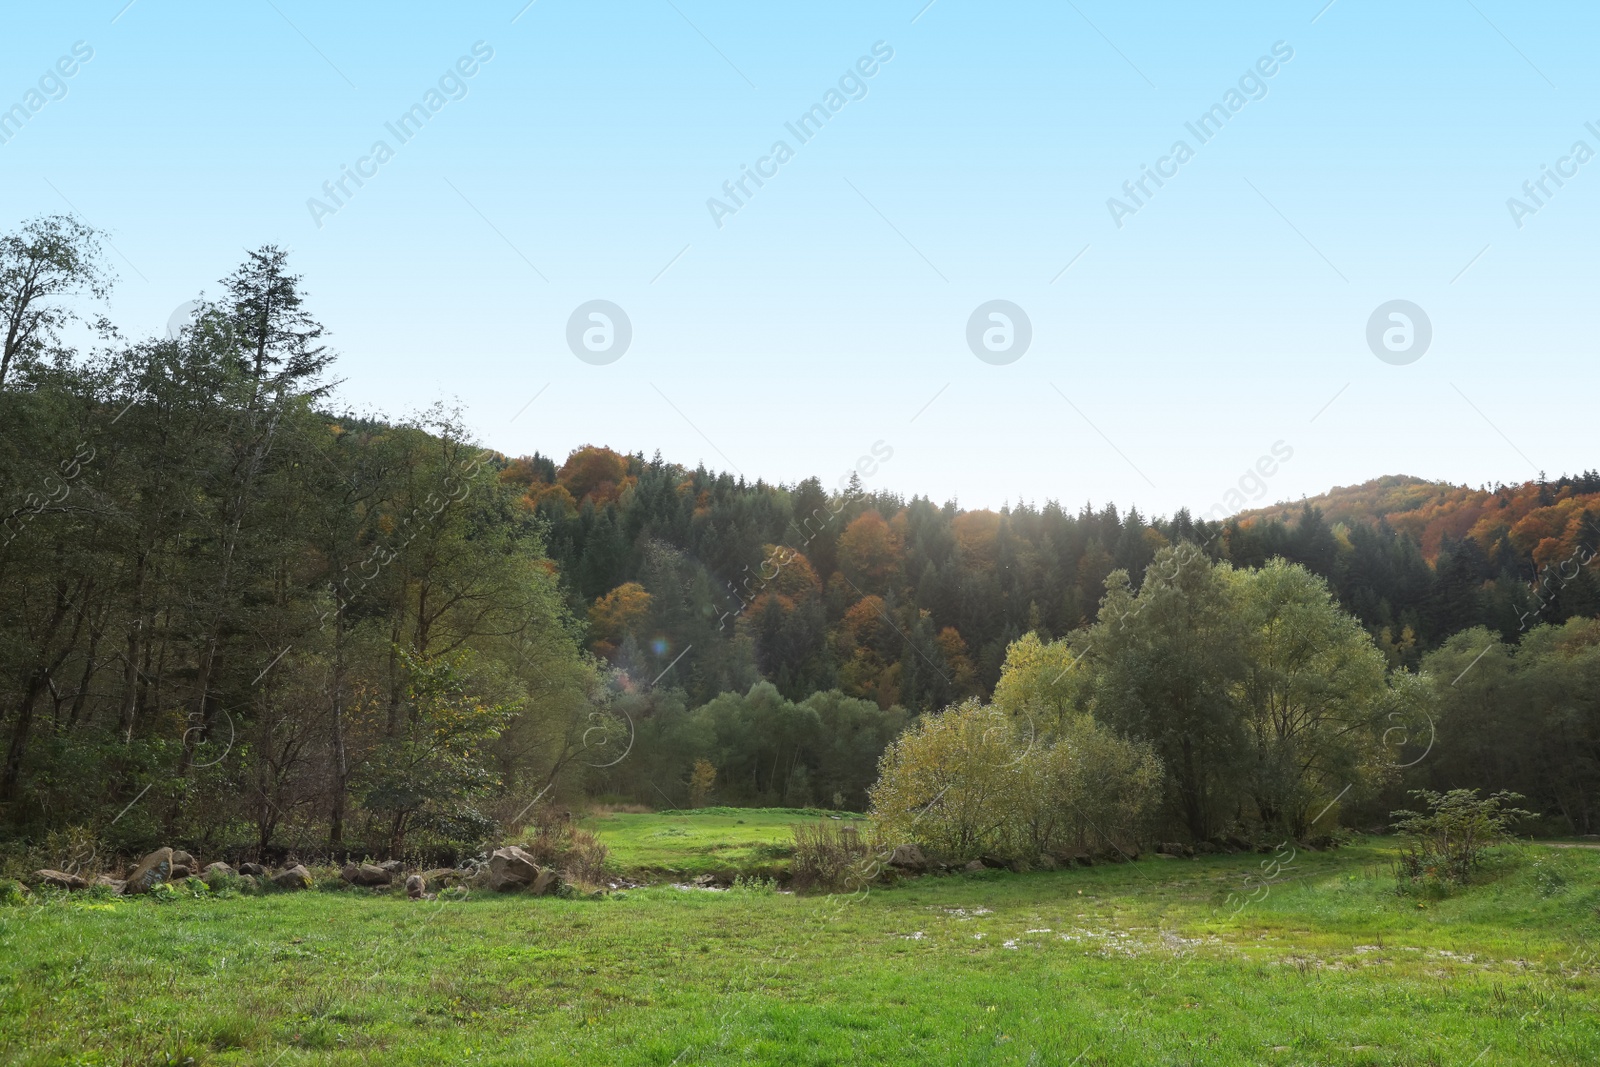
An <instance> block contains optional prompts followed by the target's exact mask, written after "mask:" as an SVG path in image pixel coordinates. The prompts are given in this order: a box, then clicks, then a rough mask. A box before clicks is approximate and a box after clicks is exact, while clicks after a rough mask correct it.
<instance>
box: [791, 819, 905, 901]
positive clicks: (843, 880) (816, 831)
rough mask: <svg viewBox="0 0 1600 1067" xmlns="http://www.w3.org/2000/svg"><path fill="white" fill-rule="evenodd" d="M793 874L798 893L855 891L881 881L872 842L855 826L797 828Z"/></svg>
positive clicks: (879, 865)
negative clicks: (873, 881)
mask: <svg viewBox="0 0 1600 1067" xmlns="http://www.w3.org/2000/svg"><path fill="white" fill-rule="evenodd" d="M793 832H794V860H793V861H792V863H791V864H790V868H789V870H790V872H791V875H792V877H793V879H794V887H795V889H797V890H801V891H805V890H816V889H820V890H824V891H827V892H830V893H832V892H836V891H839V890H846V891H854V890H856V889H859V888H860V887H862V886H864V885H866V884H867V883H868V882H870V881H872V880H873V879H874V878H875V877H877V875H878V873H879V869H880V868H881V866H882V865H881V864H880V863H879V862H877V858H876V855H875V854H876V852H877V851H878V850H875V849H874V848H873V845H872V842H871V841H869V840H868V839H867V837H866V836H865V835H864V834H862V833H861V832H860V831H859V830H857V829H856V828H855V827H854V826H848V825H846V826H837V825H835V824H834V823H833V822H831V821H829V822H819V823H812V824H809V825H806V824H801V825H799V826H796V827H794V831H793Z"/></svg>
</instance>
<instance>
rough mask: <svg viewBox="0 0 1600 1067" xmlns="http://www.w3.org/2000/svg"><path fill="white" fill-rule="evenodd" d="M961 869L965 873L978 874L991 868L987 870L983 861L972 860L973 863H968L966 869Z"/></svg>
mask: <svg viewBox="0 0 1600 1067" xmlns="http://www.w3.org/2000/svg"><path fill="white" fill-rule="evenodd" d="M961 869H962V870H963V871H971V872H973V873H976V872H978V871H986V870H988V869H989V868H987V867H985V866H984V865H983V861H982V860H971V861H969V862H968V863H967V865H966V866H965V867H963V868H961Z"/></svg>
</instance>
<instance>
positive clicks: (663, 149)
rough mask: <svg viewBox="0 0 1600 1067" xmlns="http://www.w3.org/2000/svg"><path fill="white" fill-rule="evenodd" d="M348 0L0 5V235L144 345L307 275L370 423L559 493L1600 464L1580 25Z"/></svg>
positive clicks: (1485, 8) (1303, 479)
mask: <svg viewBox="0 0 1600 1067" xmlns="http://www.w3.org/2000/svg"><path fill="white" fill-rule="evenodd" d="M331 7H332V6H331V5H327V4H318V3H312V2H310V0H239V2H237V3H233V4H229V5H226V6H223V5H212V4H200V3H177V2H173V0H133V2H132V3H131V4H130V3H128V2H127V0H109V2H104V3H102V2H94V3H75V2H70V0H67V2H60V3H52V4H49V5H43V4H39V5H28V6H25V7H19V8H17V9H16V10H14V11H11V12H9V13H8V15H7V20H6V31H5V33H4V34H3V35H0V108H11V107H12V105H20V107H21V110H20V111H19V110H16V109H15V108H13V110H12V111H10V112H8V113H6V114H8V115H9V116H10V120H9V124H8V123H7V121H6V115H0V228H6V229H9V228H12V227H15V226H16V225H18V224H20V223H21V222H23V221H24V220H25V219H28V218H30V217H33V216H35V215H38V214H41V213H58V212H73V213H76V214H78V215H79V216H80V217H82V218H83V219H84V220H85V221H87V222H89V223H90V224H91V225H93V226H96V227H98V228H100V229H102V230H104V231H105V232H107V233H108V234H109V235H110V241H111V244H112V246H113V251H112V253H111V256H110V259H111V265H112V267H113V268H114V269H115V271H116V272H117V274H118V276H119V280H118V284H117V286H116V288H115V290H114V292H113V294H112V296H111V298H110V301H109V303H110V314H111V316H112V317H113V318H114V319H115V320H116V321H117V322H118V323H119V324H120V325H121V326H122V328H123V329H124V330H125V331H126V332H129V333H133V334H160V333H163V332H164V331H165V330H166V328H167V323H168V321H169V319H171V317H172V316H173V314H174V312H175V311H176V310H178V309H179V308H181V307H183V306H184V305H185V304H186V303H187V302H188V301H190V300H193V299H195V298H196V297H197V296H198V295H199V294H201V293H202V292H203V291H208V292H210V293H213V294H214V293H215V292H216V291H217V284H216V282H217V279H219V278H221V277H222V276H224V275H226V274H228V273H229V272H230V271H231V270H232V269H233V268H234V267H235V266H237V264H238V263H239V262H240V261H241V260H242V259H243V258H244V256H245V253H246V251H247V250H249V249H252V248H256V247H259V246H261V245H264V244H269V243H270V244H277V245H280V246H283V247H285V248H287V249H289V250H290V262H291V265H292V267H293V269H294V270H295V271H296V272H298V273H300V274H302V275H303V276H304V285H305V288H306V290H307V292H308V293H309V296H310V299H309V307H310V309H311V311H312V312H313V313H314V314H316V315H317V316H318V317H319V318H320V319H321V321H322V322H324V323H325V324H326V326H327V327H328V329H329V331H330V336H331V341H332V344H333V346H334V348H335V349H336V351H337V352H338V355H339V360H338V363H337V364H336V374H337V377H338V378H339V379H340V385H339V387H338V391H337V396H338V402H339V404H340V405H341V406H346V407H348V408H350V409H353V410H357V411H363V412H373V413H384V414H387V415H390V416H394V417H405V416H407V415H410V414H413V413H416V412H419V411H422V410H424V409H426V408H428V407H429V406H430V405H433V404H435V403H437V402H443V403H445V404H448V405H459V407H460V409H461V411H462V413H463V416H464V418H465V420H466V422H467V424H468V425H469V426H470V427H471V428H472V429H473V431H474V433H475V434H476V435H477V436H478V438H479V439H480V440H481V442H482V443H483V444H485V445H487V446H489V447H492V448H495V449H497V450H499V451H502V452H505V453H507V454H512V455H520V454H527V453H532V452H534V451H538V452H542V453H544V454H546V455H550V456H553V457H555V458H556V459H557V460H558V462H559V460H561V459H562V458H564V457H565V456H566V454H567V453H568V452H569V451H570V450H571V449H573V448H576V447H579V446H581V445H584V444H597V445H607V446H610V447H612V448H615V449H618V450H620V451H628V452H643V453H644V454H645V455H646V456H649V455H651V454H652V453H654V452H656V451H658V450H659V452H660V453H661V455H662V456H663V457H664V458H666V459H668V460H672V461H676V462H680V463H683V464H686V465H688V466H694V465H695V464H696V463H700V462H703V463H705V464H706V465H707V466H708V467H712V468H719V469H724V470H730V471H734V472H737V473H740V474H743V475H744V476H745V477H746V478H748V479H751V480H754V479H757V478H760V479H764V480H766V481H768V482H782V483H791V484H792V483H794V482H796V481H798V480H800V479H802V478H805V477H809V476H812V475H816V476H819V477H821V478H822V479H823V480H824V483H825V484H830V485H831V484H834V483H836V482H837V481H838V480H839V479H840V478H842V477H844V476H845V475H846V474H848V472H849V471H850V470H852V469H854V468H855V467H856V465H857V462H858V460H859V459H860V458H861V457H863V456H876V457H877V458H880V459H881V457H882V456H883V455H884V454H885V452H888V453H889V454H890V458H889V459H888V460H887V461H885V462H881V463H877V464H874V465H871V469H872V470H873V473H872V475H871V477H870V479H868V485H869V487H870V488H873V489H880V488H881V489H889V490H893V491H896V492H899V493H902V494H905V495H906V496H911V495H920V496H927V497H931V498H933V499H934V500H935V501H938V502H943V501H946V500H956V501H958V502H959V503H960V504H961V505H962V506H964V507H999V506H1001V505H1003V504H1007V503H1010V504H1017V503H1019V502H1024V501H1027V502H1032V503H1034V504H1043V503H1044V502H1045V501H1046V500H1052V499H1053V500H1057V501H1060V502H1061V503H1062V504H1064V505H1066V506H1068V507H1069V508H1075V507H1077V506H1079V505H1081V504H1083V503H1087V502H1093V503H1094V504H1095V505H1096V506H1099V505H1102V504H1103V503H1105V502H1107V501H1115V502H1116V503H1117V504H1118V505H1119V506H1120V507H1124V508H1126V507H1128V506H1130V505H1134V506H1138V507H1139V508H1140V509H1141V510H1143V511H1145V512H1146V513H1147V514H1149V513H1155V514H1170V513H1171V512H1173V511H1174V510H1176V509H1177V508H1179V507H1188V508H1190V509H1192V510H1194V511H1198V512H1211V511H1212V510H1213V509H1214V508H1215V507H1216V506H1217V505H1219V504H1228V505H1229V506H1227V508H1226V510H1233V507H1232V506H1231V505H1232V504H1234V503H1237V502H1238V499H1239V497H1240V494H1237V493H1235V494H1233V495H1231V496H1230V490H1236V489H1238V488H1239V486H1240V483H1241V482H1243V483H1244V485H1245V487H1246V489H1247V493H1246V494H1244V499H1245V501H1246V502H1247V503H1248V504H1249V505H1258V504H1265V503H1270V502H1273V501H1280V500H1296V499H1299V498H1300V497H1302V496H1306V495H1314V494H1316V493H1319V492H1323V491H1325V490H1327V489H1328V488H1330V487H1332V486H1335V485H1353V484H1357V483H1360V482H1363V481H1365V480H1367V479H1370V478H1374V477H1378V476H1381V475H1386V474H1410V475H1415V476H1419V477H1424V478H1430V479H1438V480H1443V481H1450V482H1455V483H1462V484H1470V485H1479V484H1483V483H1493V482H1508V483H1515V482H1520V481H1524V480H1528V479H1531V478H1534V477H1537V476H1538V474H1539V472H1540V471H1541V470H1543V471H1546V472H1548V473H1549V474H1550V475H1552V476H1554V475H1556V474H1558V473H1561V472H1577V471H1579V470H1582V469H1586V468H1589V467H1594V466H1600V464H1597V463H1596V458H1595V452H1594V449H1593V447H1592V445H1591V441H1592V435H1591V433H1590V425H1591V424H1590V423H1589V419H1588V417H1586V416H1584V415H1583V414H1582V409H1581V405H1582V403H1583V402H1584V401H1583V400H1582V397H1583V396H1584V395H1586V394H1588V393H1589V392H1590V390H1591V388H1592V386H1593V384H1594V381H1595V370H1594V367H1595V349H1596V339H1595V331H1594V329H1593V327H1592V323H1591V321H1590V320H1591V308H1592V306H1593V302H1594V298H1593V292H1592V291H1593V289H1594V282H1595V280H1596V279H1595V266H1594V263H1595V259H1594V241H1595V237H1596V233H1597V230H1596V225H1595V223H1596V221H1597V210H1596V209H1597V204H1600V200H1597V197H1600V159H1590V156H1591V155H1593V154H1594V153H1595V152H1600V133H1597V132H1596V131H1600V95H1597V94H1596V92H1595V89H1596V83H1597V81H1600V72H1597V70H1596V68H1595V66H1594V64H1593V62H1592V57H1591V56H1590V54H1589V52H1590V51H1591V48H1590V46H1591V45H1592V42H1593V41H1594V40H1595V39H1596V31H1597V30H1600V9H1597V8H1596V7H1595V6H1594V5H1588V4H1578V3H1552V4H1543V5H1539V6H1538V7H1537V9H1534V8H1530V7H1529V6H1526V5H1518V4H1514V3H1511V2H1510V0H1459V2H1445V0H1440V2H1424V3H1410V4H1405V5H1396V4H1391V3H1379V2H1376V0H1334V2H1333V3H1331V4H1330V3H1327V0H1312V2H1309V3H1298V2H1296V3H1271V4H1267V3H1229V4H1221V3H1215V4H1182V5H1180V4H1175V3H1166V4H1147V5H1125V4H1113V3H1109V2H1105V0H1072V2H1056V3H1010V4H1004V5H1000V4H979V3H974V2H971V0H934V2H933V3H928V2H927V0H906V2H894V3H871V2H863V0H856V2H854V3H832V2H821V0H811V2H807V3H767V4H761V5H749V4H740V5H734V4H727V3H718V2H712V0H636V2H614V3H613V2H603V0H597V2H590V3H578V2H575V0H535V2H533V3H531V4H530V3H527V0H506V2H494V3H466V2H463V3H457V4H452V5H439V4H427V5H424V4H415V3H403V2H397V3H390V4H386V5H384V6H383V8H382V10H381V13H380V12H379V11H377V10H376V9H374V8H370V7H365V6H363V8H362V9H360V10H357V9H355V8H354V6H353V5H352V6H349V7H348V8H345V9H331ZM67 71H71V74H70V75H68V74H67V73H66V72H67ZM414 106H415V107H414ZM408 114H410V115H411V116H412V117H411V119H410V122H409V124H408V125H403V124H402V121H401V120H402V116H406V115H408ZM807 115H809V116H810V119H809V124H804V125H802V118H803V117H804V116H807ZM1588 123H1593V126H1594V128H1593V129H1590V128H1589V127H1588V126H1586V124H1588ZM1579 142H1582V143H1583V144H1582V147H1581V148H1580V147H1579ZM780 143H781V147H780ZM352 172H353V173H355V174H357V175H358V176H362V175H364V176H362V177H360V184H357V182H356V179H355V178H352V177H350V176H349V175H350V174H351V173H352ZM752 172H755V173H756V174H757V175H758V176H759V175H765V176H764V177H761V178H760V183H759V184H757V181H756V180H755V179H753V178H751V177H749V175H750V174H751V173H752ZM1552 172H1555V173H1556V174H1557V177H1551V176H1550V175H1551V173H1552ZM1151 173H1155V174H1156V177H1154V178H1152V177H1150V176H1149V175H1150V174H1151ZM1163 175H1164V176H1163ZM741 180H742V183H743V187H742V188H741V187H740V184H739V183H740V182H741ZM341 182H342V188H341V187H340V183H341ZM725 183H726V184H725ZM1141 183H1142V185H1141ZM1525 183H1526V185H1525ZM596 302H603V303H596ZM1024 339H1025V340H1026V344H1025V346H1024V344H1023V341H1024ZM624 341H625V344H624ZM1569 405H1570V409H1569ZM1263 457H1265V458H1266V459H1265V461H1264V460H1263ZM1267 469H1270V470H1271V474H1270V475H1265V476H1254V475H1252V472H1256V471H1258V470H1260V471H1264V470H1267Z"/></svg>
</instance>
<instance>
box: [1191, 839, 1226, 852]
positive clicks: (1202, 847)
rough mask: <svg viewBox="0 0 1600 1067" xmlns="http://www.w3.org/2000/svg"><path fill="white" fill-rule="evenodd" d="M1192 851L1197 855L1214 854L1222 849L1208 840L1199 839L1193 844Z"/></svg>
mask: <svg viewBox="0 0 1600 1067" xmlns="http://www.w3.org/2000/svg"><path fill="white" fill-rule="evenodd" d="M1194 851H1195V854H1196V855H1199V856H1215V855H1216V854H1217V853H1218V852H1221V851H1222V850H1221V849H1219V848H1218V847H1217V846H1216V845H1213V844H1212V843H1211V842H1210V841H1200V842H1197V843H1196V844H1195V846H1194Z"/></svg>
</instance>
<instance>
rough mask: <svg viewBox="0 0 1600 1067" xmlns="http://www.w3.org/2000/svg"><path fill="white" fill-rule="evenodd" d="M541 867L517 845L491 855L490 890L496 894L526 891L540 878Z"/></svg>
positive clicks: (496, 850)
mask: <svg viewBox="0 0 1600 1067" xmlns="http://www.w3.org/2000/svg"><path fill="white" fill-rule="evenodd" d="M539 873H540V872H539V865H538V864H537V863H535V862H533V857H532V856H530V855H528V854H527V853H526V852H524V851H522V849H520V848H518V847H517V846H516V845H507V846H506V847H505V848H497V849H495V850H494V851H493V852H492V853H490V854H489V888H490V889H492V890H494V891H495V892H496V893H509V892H513V891H515V890H518V889H526V888H527V887H528V886H530V885H532V884H533V883H534V880H535V879H537V878H538V877H539Z"/></svg>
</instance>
